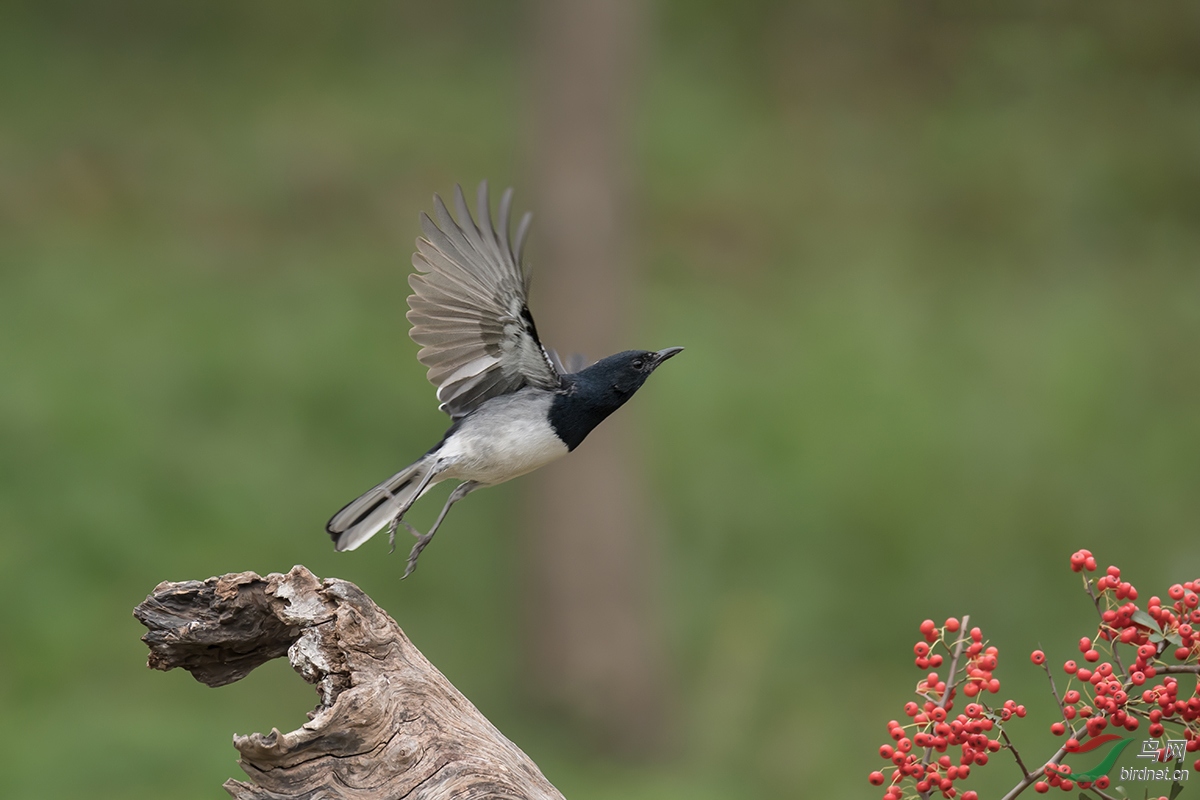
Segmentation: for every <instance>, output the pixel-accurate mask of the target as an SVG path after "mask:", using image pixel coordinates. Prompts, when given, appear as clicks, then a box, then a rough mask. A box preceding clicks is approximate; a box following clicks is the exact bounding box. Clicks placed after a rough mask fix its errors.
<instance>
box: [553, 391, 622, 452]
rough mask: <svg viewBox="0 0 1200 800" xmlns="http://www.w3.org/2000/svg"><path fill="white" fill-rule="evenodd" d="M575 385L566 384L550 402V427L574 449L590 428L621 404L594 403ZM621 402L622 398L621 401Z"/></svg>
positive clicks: (592, 398)
mask: <svg viewBox="0 0 1200 800" xmlns="http://www.w3.org/2000/svg"><path fill="white" fill-rule="evenodd" d="M598 400H601V398H598V397H595V396H592V395H590V394H589V393H588V392H586V391H584V390H583V388H582V387H581V386H580V385H579V384H574V385H572V386H569V387H567V388H566V389H565V390H563V391H562V392H560V393H558V394H556V395H555V396H554V400H553V401H552V402H551V403H550V413H549V419H550V426H551V427H552V428H554V432H555V433H556V434H557V435H558V438H559V439H562V440H563V444H565V445H566V446H567V449H568V450H574V449H575V448H576V447H578V446H579V445H580V443H581V442H582V441H583V440H584V439H586V438H587V435H588V434H589V433H591V432H592V429H593V428H595V427H596V426H597V425H599V424H600V423H601V422H603V421H604V420H605V418H606V417H607V416H608V415H609V414H611V413H613V412H614V411H616V410H617V409H618V408H620V407H621V403H616V404H613V403H611V402H597V401H598ZM622 402H623V401H622Z"/></svg>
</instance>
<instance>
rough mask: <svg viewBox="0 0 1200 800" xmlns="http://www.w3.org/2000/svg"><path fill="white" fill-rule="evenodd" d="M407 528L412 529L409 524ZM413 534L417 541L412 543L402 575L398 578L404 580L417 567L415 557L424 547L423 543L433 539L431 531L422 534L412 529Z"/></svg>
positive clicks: (425, 543) (417, 556)
mask: <svg viewBox="0 0 1200 800" xmlns="http://www.w3.org/2000/svg"><path fill="white" fill-rule="evenodd" d="M409 529H410V530H411V529H412V526H411V525H410V526H409ZM413 535H414V536H416V537H417V543H416V544H414V545H413V548H412V551H411V552H409V554H408V566H407V567H406V568H405V570H404V575H402V576H401V577H400V580H404V579H405V578H407V577H408V576H409V575H412V573H413V570H415V569H416V568H417V559H418V558H420V557H421V551H422V550H424V549H425V545H427V544H429V543H430V542H431V541H433V533H432V532H431V533H427V534H425V535H424V536H422V535H420V534H419V533H417V531H415V530H413Z"/></svg>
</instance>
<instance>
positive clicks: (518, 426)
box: [438, 390, 568, 485]
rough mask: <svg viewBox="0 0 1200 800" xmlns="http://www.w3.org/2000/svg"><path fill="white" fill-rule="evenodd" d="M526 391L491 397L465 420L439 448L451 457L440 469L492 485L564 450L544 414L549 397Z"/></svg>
mask: <svg viewBox="0 0 1200 800" xmlns="http://www.w3.org/2000/svg"><path fill="white" fill-rule="evenodd" d="M527 392H528V390H524V391H522V392H518V393H517V394H514V395H507V396H505V397H498V398H495V399H493V400H491V401H489V402H487V403H485V404H484V405H483V406H481V407H480V408H479V409H478V410H477V411H476V412H475V413H474V414H472V415H471V416H470V417H468V418H467V419H465V420H463V422H462V424H461V425H460V426H459V427H458V429H457V430H455V431H454V433H452V434H451V435H450V437H449V438H448V439H447V440H446V442H445V444H443V445H442V447H441V449H440V450H439V451H438V457H439V459H441V458H444V459H446V460H447V462H449V463H448V464H447V466H446V468H445V470H444V471H443V472H442V473H441V475H442V476H444V477H446V478H456V479H458V480H470V481H478V482H479V483H482V484H489V485H490V484H496V483H503V482H504V481H506V480H510V479H512V478H515V477H517V476H518V475H524V474H525V473H527V472H532V471H533V470H535V469H537V468H538V467H541V466H543V465H545V464H548V463H550V462H551V461H553V460H554V459H556V458H561V457H562V456H565V455H566V454H567V452H568V451H567V446H566V445H565V444H564V443H563V441H562V440H561V439H559V438H558V435H557V434H555V433H554V429H553V428H552V427H551V426H550V423H549V422H548V421H547V419H546V412H547V411H548V410H549V407H550V401H551V398H550V397H549V396H544V397H543V396H535V395H529V394H527ZM531 401H533V402H531Z"/></svg>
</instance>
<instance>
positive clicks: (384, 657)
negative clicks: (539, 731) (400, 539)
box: [134, 566, 562, 800]
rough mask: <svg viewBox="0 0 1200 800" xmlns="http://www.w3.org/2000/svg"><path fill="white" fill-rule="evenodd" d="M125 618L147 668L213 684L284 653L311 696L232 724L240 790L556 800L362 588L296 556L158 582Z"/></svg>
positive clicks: (246, 799) (260, 794)
mask: <svg viewBox="0 0 1200 800" xmlns="http://www.w3.org/2000/svg"><path fill="white" fill-rule="evenodd" d="M134 616H136V617H137V618H138V620H139V621H140V622H141V623H142V624H143V625H145V626H146V627H147V628H148V629H149V631H148V632H147V633H146V635H145V636H143V637H142V641H144V642H145V643H146V644H147V645H148V646H149V647H150V658H149V662H148V663H149V666H150V667H152V668H154V669H161V670H169V669H174V668H175V667H182V668H183V669H186V670H187V671H188V672H190V673H191V674H192V676H193V677H194V678H196V680H198V681H200V682H201V683H204V684H207V685H208V686H224V685H225V684H228V683H233V682H234V681H236V680H240V679H241V678H244V677H245V676H246V675H247V674H249V673H250V671H251V670H253V669H254V668H255V667H257V666H259V665H260V664H264V663H266V662H267V661H269V660H271V659H273V658H278V657H280V656H283V655H285V654H286V655H287V657H288V660H289V661H290V662H291V664H292V667H293V668H294V669H295V670H296V671H297V672H299V673H300V675H302V676H303V677H304V679H305V680H306V681H308V682H309V683H311V684H313V685H314V686H315V687H316V689H317V695H318V696H319V698H320V702H319V704H318V706H317V708H316V709H315V710H314V711H312V712H310V713H309V717H310V721H309V722H307V723H305V724H304V725H302V726H301V727H300V728H299V729H298V730H294V731H291V732H289V733H280V732H279V731H278V730H272V731H271V733H270V734H268V735H266V736H263V735H262V734H259V733H253V734H250V735H249V736H235V737H234V742H233V743H234V747H236V748H237V750H238V752H239V753H240V754H241V760H240V762H239V763H240V765H241V767H242V769H243V770H245V772H246V774H247V775H249V776H250V782H249V783H247V782H244V781H235V780H229V781H227V782H226V783H225V789H226V790H227V791H228V792H229V793H230V794H231V795H232V796H233V797H235V798H238V800H268V798H269V800H284V798H301V797H303V798H314V799H315V798H322V799H324V798H328V799H329V800H335V799H340V798H346V799H347V800H350V798H354V799H355V800H365V798H372V799H373V800H374V799H375V798H408V800H440V799H441V798H455V799H456V800H468V799H471V798H514V799H515V798H538V799H539V800H540V799H541V798H547V799H550V798H557V799H558V800H562V795H561V794H559V793H558V791H557V790H556V789H555V788H554V787H553V786H551V785H550V783H549V782H548V781H547V780H546V779H545V777H543V776H542V773H541V771H540V770H539V769H538V768H537V765H535V764H534V763H533V762H532V761H531V760H530V759H529V757H528V756H526V755H525V754H524V753H522V752H521V750H520V749H518V748H517V746H516V745H514V744H513V743H512V742H510V741H509V740H508V739H506V738H504V736H503V735H502V734H501V733H500V731H498V730H496V728H495V727H494V726H493V725H492V724H491V723H490V722H488V721H487V719H486V718H485V717H484V716H483V714H481V713H480V712H479V710H478V709H476V708H475V706H473V705H472V704H471V702H470V701H469V700H467V698H465V697H464V696H463V695H462V694H461V693H460V692H459V691H458V690H457V689H455V688H454V686H453V685H452V684H451V683H450V681H448V680H446V678H445V676H443V675H442V674H441V673H440V672H438V671H437V669H435V668H434V666H433V665H432V664H430V663H429V661H427V660H426V659H425V657H424V656H423V655H421V653H420V651H418V650H417V648H416V647H414V646H413V644H412V642H410V641H409V639H408V637H407V636H405V635H404V632H403V631H401V630H400V627H399V626H398V625H397V624H396V623H395V622H394V621H393V620H392V618H391V617H389V616H388V615H387V613H385V612H384V611H383V610H382V609H381V608H379V606H377V605H375V603H374V602H373V601H372V600H371V598H369V597H367V595H366V594H364V593H363V592H362V591H361V590H360V589H359V588H358V587H357V586H355V585H354V584H352V583H348V582H347V581H342V580H336V579H329V580H325V581H321V580H319V579H318V578H317V577H316V576H314V575H313V574H312V573H311V572H309V571H308V570H307V569H305V568H304V567H299V566H298V567H294V568H293V569H292V571H291V572H289V573H288V574H286V575H279V574H272V575H268V576H266V577H265V578H263V577H260V576H258V575H256V574H255V573H253V572H242V573H237V574H229V575H222V576H220V577H216V578H209V579H208V580H206V581H184V582H181V583H166V582H164V583H160V584H159V585H158V586H156V587H155V589H154V592H153V593H152V594H151V595H150V596H149V597H147V598H146V600H145V601H144V602H143V603H141V604H140V605H139V606H138V607H137V608H136V609H134Z"/></svg>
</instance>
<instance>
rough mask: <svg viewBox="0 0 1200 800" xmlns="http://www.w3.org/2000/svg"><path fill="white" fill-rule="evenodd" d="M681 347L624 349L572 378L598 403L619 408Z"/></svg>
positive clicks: (680, 349) (679, 350)
mask: <svg viewBox="0 0 1200 800" xmlns="http://www.w3.org/2000/svg"><path fill="white" fill-rule="evenodd" d="M682 350H683V348H682V347H668V348H667V349H666V350H659V351H658V352H654V351H653V350H626V351H625V352H623V353H617V354H616V355H611V356H609V357H608V358H602V359H600V360H599V361H597V362H596V363H595V364H592V365H591V366H590V367H588V368H586V369H584V370H582V371H580V372H577V373H576V374H575V377H576V378H578V379H579V380H580V382H581V383H585V384H586V386H587V388H588V389H589V390H590V391H591V392H593V393H594V395H595V397H596V399H597V400H600V401H601V402H615V403H616V405H615V406H614V408H616V407H618V406H620V405H621V404H622V403H624V402H625V401H626V400H628V399H629V398H630V397H632V396H633V393H634V392H636V391H637V390H638V389H640V388H642V384H643V383H645V382H646V378H649V377H650V373H651V372H654V370H656V369H658V365H659V364H661V363H663V362H664V361H666V360H667V359H668V358H670V357H671V356H673V355H676V354H677V353H679V352H681V351H682Z"/></svg>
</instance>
